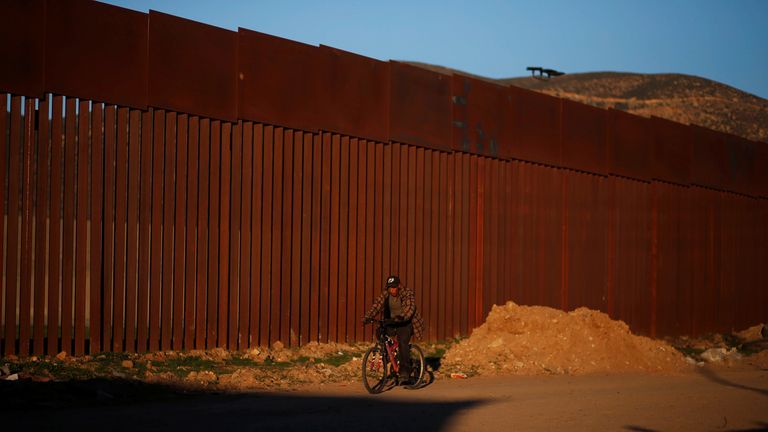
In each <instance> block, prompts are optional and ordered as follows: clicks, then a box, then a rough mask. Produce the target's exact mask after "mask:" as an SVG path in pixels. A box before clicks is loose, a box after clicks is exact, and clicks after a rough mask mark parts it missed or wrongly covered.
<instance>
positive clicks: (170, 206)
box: [115, 112, 177, 351]
mask: <svg viewBox="0 0 768 432" xmlns="http://www.w3.org/2000/svg"><path fill="white" fill-rule="evenodd" d="M176 117H177V114H176V113H175V112H167V113H166V114H165V145H164V146H163V147H164V152H163V154H164V156H165V159H164V160H163V165H164V170H163V227H162V231H163V235H162V238H163V252H162V255H163V256H162V266H163V267H162V282H161V285H160V292H161V295H160V302H161V306H160V349H162V350H163V351H167V350H170V349H171V331H172V330H173V222H174V221H173V211H174V205H175V192H176V190H175V187H174V186H175V184H174V182H175V174H176V128H177V125H176ZM115 255H116V256H117V254H115Z"/></svg>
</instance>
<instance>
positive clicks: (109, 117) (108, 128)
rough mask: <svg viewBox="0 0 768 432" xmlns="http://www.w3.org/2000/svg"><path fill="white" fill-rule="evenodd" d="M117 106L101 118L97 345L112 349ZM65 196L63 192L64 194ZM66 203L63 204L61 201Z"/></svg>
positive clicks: (107, 349) (112, 106)
mask: <svg viewBox="0 0 768 432" xmlns="http://www.w3.org/2000/svg"><path fill="white" fill-rule="evenodd" d="M116 122H117V110H116V108H115V106H114V105H109V106H107V108H106V112H105V122H104V137H105V142H104V177H103V179H104V186H103V187H104V213H103V216H104V222H103V226H104V228H103V238H104V246H103V256H104V260H103V261H104V266H103V280H104V282H103V289H102V296H101V303H102V312H101V322H102V324H101V330H102V335H103V336H102V343H101V348H102V349H103V350H105V351H110V350H111V349H112V300H113V287H114V279H113V274H114V238H115V227H114V217H115V140H116V127H117V126H116ZM65 199H66V195H65ZM65 205H66V204H65Z"/></svg>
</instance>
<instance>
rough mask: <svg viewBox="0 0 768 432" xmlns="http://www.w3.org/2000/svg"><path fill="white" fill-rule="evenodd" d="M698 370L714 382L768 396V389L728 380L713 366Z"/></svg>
mask: <svg viewBox="0 0 768 432" xmlns="http://www.w3.org/2000/svg"><path fill="white" fill-rule="evenodd" d="M697 371H698V372H699V374H701V375H702V376H704V377H705V378H707V379H708V380H710V381H712V382H715V383H718V384H721V385H724V386H728V387H734V388H738V389H742V390H747V391H752V392H755V393H758V394H761V395H763V396H768V389H765V388H759V387H750V386H747V385H744V384H740V383H737V382H733V381H728V380H727V379H725V378H723V377H722V376H720V375H718V374H717V372H715V371H714V370H712V369H711V368H706V367H701V368H698V369H697Z"/></svg>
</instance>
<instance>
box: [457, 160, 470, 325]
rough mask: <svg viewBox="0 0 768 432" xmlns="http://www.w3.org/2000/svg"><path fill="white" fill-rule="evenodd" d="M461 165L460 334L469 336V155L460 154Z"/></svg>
mask: <svg viewBox="0 0 768 432" xmlns="http://www.w3.org/2000/svg"><path fill="white" fill-rule="evenodd" d="M459 165H460V166H461V177H460V179H458V180H460V181H459V182H458V184H459V185H460V188H461V193H460V195H461V201H460V206H461V220H460V221H458V222H457V226H458V231H459V232H460V236H461V238H460V247H459V250H460V251H461V257H460V258H459V266H460V267H461V278H460V280H461V287H460V290H459V292H460V302H459V316H460V317H461V320H460V323H459V325H460V327H459V330H460V333H461V334H462V335H468V334H469V297H470V291H469V290H470V285H469V280H470V272H469V256H470V255H469V254H470V250H469V248H470V243H469V239H470V229H471V222H470V199H469V191H470V190H471V188H472V185H471V173H470V169H469V168H470V157H469V155H468V154H464V153H462V154H459Z"/></svg>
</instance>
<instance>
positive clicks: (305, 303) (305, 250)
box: [251, 133, 354, 344]
mask: <svg viewBox="0 0 768 432" xmlns="http://www.w3.org/2000/svg"><path fill="white" fill-rule="evenodd" d="M312 139H313V135H312V134H310V133H304V135H303V144H302V155H301V162H302V165H301V170H302V174H301V175H302V179H303V182H302V188H303V194H302V197H301V198H302V203H301V208H302V212H301V233H302V236H301V281H300V284H299V286H300V287H301V307H300V309H299V329H300V330H299V343H300V344H305V343H307V342H309V341H310V340H311V332H310V328H311V325H310V321H311V320H312V309H311V306H310V305H311V304H312V300H313V294H314V292H315V291H316V289H317V287H316V286H313V284H312V269H313V268H316V267H317V264H316V263H315V261H316V260H312V258H311V257H312V239H313V237H314V232H315V230H314V229H313V228H312V214H313V206H312V199H313V196H312V190H313V187H314V183H313V169H314V167H313V163H312V150H313V145H312ZM254 172H255V167H254ZM350 187H351V185H350ZM254 200H255V191H254ZM255 230H256V225H255V219H254V231H255ZM350 232H352V229H351V227H350ZM352 305H353V307H354V303H352ZM251 333H253V332H251Z"/></svg>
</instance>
